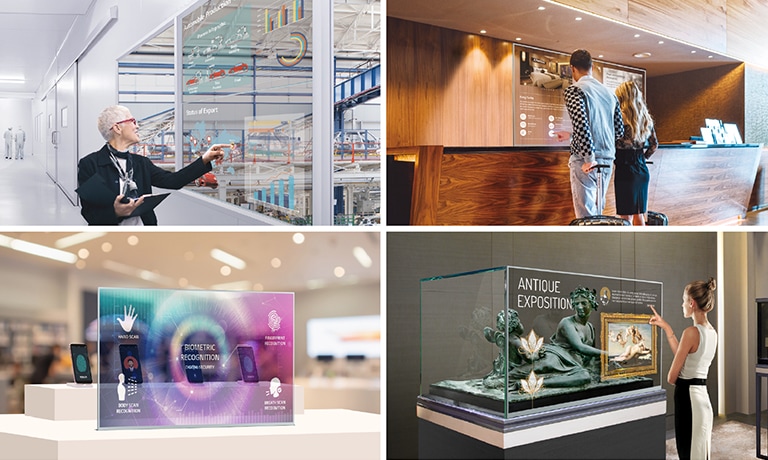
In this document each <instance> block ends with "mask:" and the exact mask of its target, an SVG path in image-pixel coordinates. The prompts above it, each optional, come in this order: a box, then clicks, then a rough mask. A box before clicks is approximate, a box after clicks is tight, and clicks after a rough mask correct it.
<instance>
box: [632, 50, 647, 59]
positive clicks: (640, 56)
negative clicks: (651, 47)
mask: <svg viewBox="0 0 768 460" xmlns="http://www.w3.org/2000/svg"><path fill="white" fill-rule="evenodd" d="M632 56H634V57H636V58H638V59H646V58H649V57H651V53H649V52H647V51H644V52H642V53H635V54H633V55H632Z"/></svg>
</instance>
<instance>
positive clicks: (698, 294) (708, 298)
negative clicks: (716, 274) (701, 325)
mask: <svg viewBox="0 0 768 460" xmlns="http://www.w3.org/2000/svg"><path fill="white" fill-rule="evenodd" d="M716 288H717V283H716V282H715V279H714V278H712V277H710V278H709V281H693V282H691V283H688V285H687V286H685V293H686V294H688V297H690V298H691V299H693V300H695V301H696V305H698V306H699V309H700V310H701V311H703V312H705V313H706V312H708V311H712V309H713V308H715V289H716Z"/></svg>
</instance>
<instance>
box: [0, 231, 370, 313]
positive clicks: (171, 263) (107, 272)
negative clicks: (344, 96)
mask: <svg viewBox="0 0 768 460" xmlns="http://www.w3.org/2000/svg"><path fill="white" fill-rule="evenodd" d="M73 234H74V233H72V232H3V233H0V242H2V241H1V240H3V239H4V237H10V238H15V239H19V240H22V241H27V242H31V243H37V244H42V245H45V246H48V247H56V246H57V244H56V242H57V241H58V240H60V239H61V238H63V237H67V236H70V235H73ZM294 234H295V232H293V231H279V232H278V231H272V232H240V231H238V232H178V231H174V232H165V231H157V232H119V231H110V232H108V233H105V234H104V236H101V237H99V238H97V239H94V240H91V241H88V242H85V243H81V244H77V245H75V246H71V247H66V248H63V250H64V251H67V252H70V253H73V254H78V253H79V252H80V250H81V249H86V250H87V251H88V253H89V254H88V256H87V257H86V258H85V259H83V258H82V257H80V261H82V263H83V265H84V267H83V268H77V267H76V266H75V265H70V264H66V263H63V262H58V261H54V260H50V259H45V258H42V257H39V256H33V255H29V254H26V253H23V252H18V251H15V250H12V249H9V248H7V247H3V246H2V245H0V264H3V265H4V266H6V267H7V266H13V264H20V265H22V264H23V265H24V266H32V267H33V269H34V268H35V267H39V268H40V269H45V271H46V272H50V271H54V272H59V273H61V274H62V275H65V274H73V275H74V276H76V277H78V278H80V280H81V284H82V285H86V286H88V285H92V284H94V283H99V282H100V280H104V279H105V278H109V279H112V280H116V281H119V282H121V283H125V285H135V286H137V287H154V288H158V289H180V288H183V287H187V288H197V289H216V290H265V291H281V292H301V291H306V290H310V289H316V288H323V287H335V286H341V285H354V284H358V283H361V284H364V283H378V282H379V279H380V261H381V257H380V249H379V240H380V235H379V232H361V231H342V230H339V231H334V232H315V231H308V232H304V233H303V235H304V238H305V240H304V242H303V243H302V244H296V243H294V242H293V235H294ZM129 237H135V238H136V239H137V240H138V242H137V244H136V245H135V246H134V245H131V244H130V242H129ZM105 243H109V245H110V246H111V250H110V251H109V252H105V250H104V249H103V245H104V244H105ZM355 247H359V248H362V249H363V250H364V251H365V253H367V254H368V256H369V257H370V259H371V265H370V267H364V266H363V265H362V264H361V263H360V262H359V261H358V260H357V259H356V258H355V256H354V255H353V250H354V248H355ZM214 248H218V249H221V250H223V251H226V252H227V253H230V254H232V255H234V256H237V257H239V258H241V259H242V260H243V261H245V263H246V268H245V269H243V270H238V269H235V268H233V269H231V274H230V275H228V276H227V275H223V274H222V273H221V268H222V266H224V265H225V264H223V263H221V262H218V261H216V260H214V259H213V258H212V257H211V250H212V249H214ZM81 256H82V254H81ZM275 259H279V260H280V265H279V267H277V268H275V267H274V265H273V263H275V262H273V261H274V260H275ZM337 267H341V268H343V271H344V274H343V276H341V277H339V276H338V275H337V273H335V272H336V271H337V270H338V269H337ZM141 271H144V272H141ZM141 273H143V275H142V274H141ZM182 279H185V280H186V283H185V282H180V280H182ZM372 301H375V302H378V299H372Z"/></svg>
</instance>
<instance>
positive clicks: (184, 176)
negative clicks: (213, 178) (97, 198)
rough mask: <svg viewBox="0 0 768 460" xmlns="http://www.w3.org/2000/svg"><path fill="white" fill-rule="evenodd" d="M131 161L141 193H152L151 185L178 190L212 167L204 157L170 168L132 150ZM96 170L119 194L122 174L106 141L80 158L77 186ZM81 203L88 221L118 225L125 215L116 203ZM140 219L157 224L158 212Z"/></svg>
mask: <svg viewBox="0 0 768 460" xmlns="http://www.w3.org/2000/svg"><path fill="white" fill-rule="evenodd" d="M131 164H132V167H133V180H134V181H135V182H136V186H137V187H138V192H139V196H141V195H147V194H150V193H152V186H155V187H159V188H166V189H173V190H178V189H180V188H182V187H184V186H185V185H187V184H188V183H190V182H192V181H194V180H195V179H197V178H198V177H200V176H202V175H203V174H205V173H207V172H208V171H210V170H211V169H212V166H211V164H210V163H208V164H205V163H203V159H202V157H201V158H198V159H197V160H195V161H194V162H192V163H190V164H189V165H187V166H185V167H184V168H182V169H180V170H178V171H176V172H169V171H166V170H164V169H162V168H160V167H158V166H155V164H153V163H152V161H151V160H149V159H148V158H146V157H143V156H141V155H134V154H131ZM97 173H98V174H99V175H100V176H101V177H102V178H103V179H104V181H105V182H106V183H107V186H108V187H109V188H110V189H111V190H112V191H114V196H115V197H116V196H117V195H119V194H120V176H119V175H118V173H117V169H115V165H114V164H113V163H112V160H111V159H110V158H109V148H107V144H104V147H102V148H101V150H99V151H98V152H93V153H91V154H89V155H87V156H85V157H84V158H82V159H81V160H80V162H79V163H78V165H77V183H78V186H80V185H82V184H83V183H84V182H85V181H87V180H88V179H89V178H90V177H91V176H93V175H94V174H97ZM112 201H114V199H113V200H112ZM81 206H82V209H81V210H80V214H82V216H83V217H84V218H85V220H86V221H88V224H89V225H117V224H119V223H120V221H122V220H123V219H124V218H122V217H117V216H116V215H115V208H114V206H113V204H110V205H102V204H98V203H92V202H88V201H85V200H82V199H81ZM141 220H142V221H143V222H144V225H157V216H156V215H155V212H154V211H149V212H147V213H144V214H142V215H141Z"/></svg>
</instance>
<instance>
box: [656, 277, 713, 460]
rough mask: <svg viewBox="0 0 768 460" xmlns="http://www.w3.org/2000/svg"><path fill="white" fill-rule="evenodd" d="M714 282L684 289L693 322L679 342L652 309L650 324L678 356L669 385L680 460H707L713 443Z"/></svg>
mask: <svg viewBox="0 0 768 460" xmlns="http://www.w3.org/2000/svg"><path fill="white" fill-rule="evenodd" d="M715 287H716V286H715V280H714V279H713V278H710V279H709V281H694V282H692V283H690V284H688V285H687V286H686V287H685V289H684V290H683V305H682V307H683V316H684V317H685V318H691V319H692V320H693V326H690V327H687V328H685V330H684V331H683V335H682V337H681V338H680V340H679V341H678V340H677V337H675V332H674V331H673V330H672V326H670V325H669V323H667V322H666V321H665V320H664V319H663V318H662V317H661V316H660V315H659V314H658V313H657V312H656V310H655V309H654V308H653V307H651V309H652V310H653V317H651V319H650V321H649V322H650V323H651V324H653V325H656V326H658V327H660V328H661V329H663V330H664V333H665V334H666V335H667V342H669V347H670V348H671V349H672V352H673V353H674V354H675V357H674V358H673V359H672V365H671V366H670V368H669V373H668V374H667V382H669V383H670V384H672V385H675V441H676V443H677V453H678V455H679V456H680V459H681V460H687V459H693V460H708V459H709V458H710V451H711V449H710V447H711V444H712V419H713V413H712V404H711V403H710V401H709V394H708V393H707V374H708V373H709V366H710V364H711V363H712V359H713V358H714V356H715V351H716V350H717V331H715V328H714V327H712V325H711V324H709V321H708V320H707V312H710V311H712V309H713V308H714V307H715Z"/></svg>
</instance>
